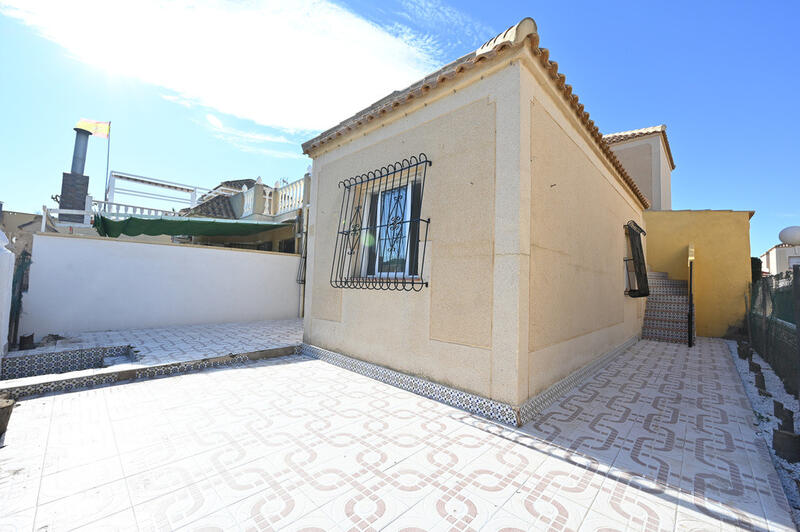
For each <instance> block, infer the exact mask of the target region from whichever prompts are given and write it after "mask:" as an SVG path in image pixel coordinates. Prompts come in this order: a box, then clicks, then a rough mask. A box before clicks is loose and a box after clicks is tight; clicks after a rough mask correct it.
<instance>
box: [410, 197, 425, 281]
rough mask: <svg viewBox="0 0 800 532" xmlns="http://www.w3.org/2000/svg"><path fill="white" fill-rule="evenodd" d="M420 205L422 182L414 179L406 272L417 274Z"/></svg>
mask: <svg viewBox="0 0 800 532" xmlns="http://www.w3.org/2000/svg"><path fill="white" fill-rule="evenodd" d="M421 207H422V183H420V182H419V181H415V182H414V183H413V184H412V185H411V218H410V220H411V224H410V227H409V230H408V247H409V250H408V273H409V275H418V274H419V264H418V262H419V261H418V260H417V258H418V255H419V215H420V209H421Z"/></svg>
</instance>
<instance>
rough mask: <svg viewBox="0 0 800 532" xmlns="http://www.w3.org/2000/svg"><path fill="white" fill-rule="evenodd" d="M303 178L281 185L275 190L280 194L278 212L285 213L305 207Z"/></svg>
mask: <svg viewBox="0 0 800 532" xmlns="http://www.w3.org/2000/svg"><path fill="white" fill-rule="evenodd" d="M303 183H304V180H303V179H298V180H297V181H295V182H293V183H289V184H288V185H286V186H284V187H281V188H279V189H277V190H276V191H275V193H277V194H278V212H276V213H275V214H283V213H285V212H289V211H293V210H295V209H300V208H302V207H303Z"/></svg>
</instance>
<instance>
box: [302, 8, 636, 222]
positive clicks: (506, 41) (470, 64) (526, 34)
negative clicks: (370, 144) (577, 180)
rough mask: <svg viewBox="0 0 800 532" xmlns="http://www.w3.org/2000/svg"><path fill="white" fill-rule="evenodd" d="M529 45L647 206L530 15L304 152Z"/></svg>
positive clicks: (314, 141)
mask: <svg viewBox="0 0 800 532" xmlns="http://www.w3.org/2000/svg"><path fill="white" fill-rule="evenodd" d="M525 45H529V46H530V47H531V51H532V53H533V55H534V58H535V59H538V60H539V62H540V64H541V65H542V67H543V68H544V69H545V70H546V71H547V72H548V73H549V76H550V79H551V80H552V82H553V83H554V84H555V86H556V87H557V88H558V89H559V90H560V91H561V94H562V95H563V97H564V99H565V100H566V101H567V103H568V104H569V106H570V107H571V108H572V109H573V111H574V112H575V114H576V115H577V116H578V119H579V120H580V121H581V123H582V124H583V125H584V127H585V128H586V129H587V131H588V133H589V135H590V136H591V137H592V138H593V139H594V141H595V142H596V143H597V146H598V148H600V150H601V151H602V152H603V154H604V155H605V156H606V158H607V159H608V161H609V162H610V163H611V165H612V166H613V167H614V169H615V170H616V171H617V172H618V173H619V176H620V177H621V178H622V180H623V181H624V182H625V184H626V185H627V186H628V188H630V190H631V192H633V194H634V195H635V196H636V197H637V198H638V199H639V201H640V203H641V204H642V205H643V206H644V207H645V208H648V207H650V202H649V201H648V200H647V198H646V197H645V195H644V194H642V192H641V190H639V187H638V186H637V185H636V182H635V181H634V180H633V179H632V178H631V177H630V176H629V175H628V173H627V171H626V170H625V168H624V167H623V166H622V164H621V163H620V162H619V160H618V159H617V157H616V155H614V153H613V152H612V151H611V148H610V147H609V145H608V143H607V142H606V141H605V140H603V135H602V134H601V133H600V131H599V130H598V129H597V126H596V125H595V123H594V121H593V120H591V119H590V118H589V113H587V112H586V111H585V110H584V107H583V104H581V103H580V102H579V100H578V96H577V95H576V94H574V93H573V92H572V86H571V85H569V84H567V83H566V77H565V76H564V74H561V73H560V72H559V71H558V63H556V62H555V61H550V59H549V57H550V52H549V51H548V50H547V49H546V48H540V47H539V34H538V33H537V29H536V23H535V22H534V21H533V19H531V18H524V19H522V20H521V21H520V22H519V23H518V24H516V25H514V26H512V27H510V28H508V29H507V30H506V31H504V32H503V33H501V34H500V35H498V36H496V37H494V38H493V39H490V40H489V41H487V42H486V43H485V44H483V46H481V47H480V48H478V49H477V50H476V51H474V52H471V53H469V54H467V55H465V56H463V57H460V58H458V59H456V60H455V61H453V62H452V63H450V64H448V65H445V66H444V67H442V68H440V69H439V70H437V71H436V72H434V73H432V74H430V75H428V76H426V77H424V78H423V79H421V80H419V81H417V82H416V83H414V84H412V85H410V86H409V87H406V88H405V89H403V90H400V91H394V92H393V93H391V94H389V95H388V96H386V97H385V98H383V99H381V100H378V101H377V102H375V103H374V104H372V105H370V106H369V107H367V108H366V109H364V110H362V111H360V112H358V113H356V114H355V115H353V116H351V117H350V118H348V119H347V120H344V121H343V122H340V123H339V124H338V125H336V126H334V127H332V128H330V129H328V130H326V131H324V132H322V133H321V134H319V135H317V136H316V137H314V138H313V139H311V140H309V141H307V142H304V143H303V153H305V154H310V153H311V152H312V151H313V150H315V149H316V148H318V147H320V146H322V145H323V144H326V143H328V142H331V141H333V140H335V139H338V138H339V137H342V136H344V135H348V134H349V133H350V132H352V131H354V130H356V129H358V128H360V127H361V126H363V125H365V124H367V123H369V122H371V121H372V120H375V119H376V118H382V117H383V116H384V115H386V114H388V113H391V112H394V111H395V110H397V109H398V108H400V107H402V106H403V105H405V104H407V103H409V102H411V101H413V100H415V99H417V98H421V97H424V96H425V95H426V94H427V93H428V92H430V90H431V89H434V88H436V87H438V86H439V85H441V84H443V83H447V82H448V81H450V80H452V79H453V78H455V77H457V76H459V75H460V74H462V73H463V72H466V71H468V70H471V69H472V68H474V67H475V66H477V65H478V64H480V63H482V62H483V61H493V60H495V59H496V58H497V57H499V56H501V55H502V54H503V53H504V52H505V51H507V50H509V49H517V48H519V47H521V46H525Z"/></svg>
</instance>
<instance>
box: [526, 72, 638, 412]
mask: <svg viewBox="0 0 800 532" xmlns="http://www.w3.org/2000/svg"><path fill="white" fill-rule="evenodd" d="M526 64H528V63H526ZM531 65H532V66H531V68H529V69H526V70H525V74H524V76H523V85H522V87H523V88H522V91H523V99H524V100H525V102H526V104H527V107H528V112H529V116H530V125H529V126H528V127H526V129H525V131H526V133H527V134H526V143H527V145H528V146H530V148H529V149H530V161H531V167H530V170H529V173H528V176H529V177H528V179H529V180H530V183H531V193H530V200H531V203H530V212H531V223H530V257H531V260H530V277H529V293H530V297H529V298H528V305H529V322H528V337H529V348H528V364H527V365H528V375H527V377H528V382H527V383H526V384H527V387H526V388H525V391H526V394H525V395H526V396H527V397H531V396H534V395H537V394H539V393H541V392H542V391H544V390H545V389H546V388H547V387H549V386H551V385H552V384H554V383H555V382H557V381H558V380H560V379H562V378H564V377H566V376H567V375H569V374H570V373H572V372H573V371H575V370H577V369H579V368H581V367H582V366H584V365H586V364H588V363H589V362H591V361H593V360H595V359H596V358H598V357H599V356H601V355H603V354H604V353H606V352H608V351H610V350H612V349H614V348H615V347H617V346H619V345H621V344H623V343H625V342H626V341H628V340H630V339H631V338H634V337H638V336H639V335H640V334H641V329H642V318H643V310H644V300H643V299H632V298H630V297H628V296H626V295H625V294H624V292H625V275H624V262H623V259H624V258H625V257H626V256H627V237H626V235H625V230H624V228H623V226H624V224H625V223H627V222H628V221H629V220H634V221H636V223H638V224H639V225H643V222H642V206H641V204H640V203H639V202H638V201H637V200H636V199H635V197H634V196H633V195H632V194H631V193H630V192H629V190H628V189H627V187H625V186H624V185H623V184H622V183H621V182H620V181H619V180H618V179H617V178H616V177H615V173H613V172H612V171H611V169H610V167H609V164H608V162H607V161H606V160H605V158H604V157H602V156H601V155H600V154H599V153H598V150H597V148H596V145H595V144H594V142H593V141H592V140H591V139H590V138H589V137H588V135H587V134H586V133H585V131H584V129H583V128H580V127H578V126H577V124H576V118H575V116H574V113H573V112H572V111H571V109H569V108H568V107H567V106H566V105H565V104H564V100H563V98H562V97H561V96H560V95H558V94H556V93H555V92H554V91H553V90H552V87H551V85H550V84H548V83H544V82H543V81H542V76H543V73H542V72H541V70H540V69H538V68H536V65H538V63H535V64H534V63H531ZM628 170H629V172H630V169H628ZM646 193H647V192H646V191H645V194H646ZM644 240H645V246H646V240H647V239H646V238H645V239H644Z"/></svg>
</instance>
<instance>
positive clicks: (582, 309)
mask: <svg viewBox="0 0 800 532" xmlns="http://www.w3.org/2000/svg"><path fill="white" fill-rule="evenodd" d="M529 54H530V52H529V51H528V50H527V49H522V50H519V51H517V52H514V53H513V55H510V56H509V57H508V60H505V61H498V62H496V63H489V64H488V66H479V67H477V68H475V69H473V70H471V71H469V72H468V73H465V74H462V75H461V76H460V77H459V78H457V79H456V80H453V81H452V82H451V83H449V84H445V85H444V86H440V87H438V88H436V89H433V90H432V91H431V93H430V94H429V95H428V96H427V97H426V98H424V99H423V100H420V101H418V102H416V103H414V104H411V105H409V106H407V110H406V111H405V112H404V113H400V112H398V113H397V116H393V115H389V116H388V117H387V118H386V119H385V120H383V121H378V120H376V121H375V123H373V124H370V125H368V126H366V127H364V128H362V129H360V130H359V131H358V132H357V133H353V134H351V135H347V136H344V137H343V138H342V140H341V141H340V142H339V143H338V144H334V143H330V144H325V145H324V146H322V147H321V148H319V149H318V150H316V151H315V152H314V153H313V157H314V166H313V175H312V181H311V183H312V186H311V208H310V217H309V222H310V224H309V247H308V269H307V285H308V287H309V289H308V290H307V291H306V306H305V308H306V316H307V317H306V320H305V334H304V341H305V342H307V343H310V344H313V345H317V346H320V347H322V348H326V349H330V350H333V351H337V352H340V353H344V354H347V355H350V356H353V357H355V358H359V359H362V360H367V361H370V362H373V363H377V364H380V365H384V366H387V367H391V368H393V369H397V370H399V371H403V372H405V373H410V374H414V375H420V376H423V377H425V378H428V379H431V380H434V381H437V382H441V383H444V384H447V385H450V386H453V387H456V388H459V389H462V390H466V391H469V392H472V393H476V394H479V395H482V396H484V397H489V398H491V399H495V400H498V401H503V402H506V403H510V404H515V405H519V404H521V403H523V402H524V401H525V400H526V399H528V398H529V397H530V396H532V395H534V394H536V393H538V392H540V391H542V390H543V389H544V388H546V387H547V386H549V385H550V384H552V383H554V382H555V381H556V380H558V379H560V378H562V377H564V376H566V375H568V374H569V373H570V372H572V371H574V370H576V369H578V368H580V367H581V366H583V365H584V364H586V363H587V362H589V361H591V360H593V359H595V358H596V357H598V356H600V355H602V354H603V353H605V352H607V351H609V350H611V349H613V348H614V347H616V346H618V345H620V344H622V343H624V342H625V341H626V340H627V339H629V338H631V337H634V336H637V335H638V334H639V333H640V331H641V316H642V313H643V307H642V305H641V304H640V303H639V302H638V301H635V300H631V299H629V298H627V297H626V296H624V276H623V262H622V259H623V257H624V256H625V251H624V246H625V233H624V230H623V224H624V223H625V222H627V221H628V220H630V219H634V220H636V221H637V222H638V223H640V224H641V223H642V219H641V214H642V207H641V205H640V204H639V203H638V202H637V200H636V199H635V197H634V196H633V195H632V194H631V193H630V192H629V190H628V189H627V188H626V187H625V186H624V185H623V183H622V182H621V181H620V180H618V179H617V178H616V177H614V176H615V175H616V174H615V173H614V171H613V168H612V166H611V165H610V163H609V162H608V161H607V160H606V159H605V157H604V156H603V155H602V152H601V151H600V149H599V148H598V147H597V146H596V144H594V143H593V142H594V141H593V140H592V139H591V138H590V137H589V135H588V133H586V132H585V129H584V127H583V125H582V124H580V122H579V121H578V119H577V117H575V115H574V112H571V111H568V108H567V107H566V105H565V104H564V103H563V97H561V96H559V95H556V93H555V89H554V88H553V87H552V82H551V81H550V80H545V79H544V77H543V76H544V74H543V72H542V71H541V67H540V66H538V65H539V63H538V61H537V62H535V63H534V62H533V61H532V59H531V57H530V55H529ZM559 98H562V99H559ZM570 112H571V113H572V114H570ZM420 152H424V153H425V154H427V156H428V158H429V159H430V160H431V161H432V163H433V165H432V166H431V167H430V168H429V169H428V171H427V178H426V183H425V194H424V198H423V202H422V213H421V216H422V218H428V217H429V218H430V219H431V224H430V230H429V234H428V247H427V255H426V260H425V267H424V270H423V272H422V277H423V279H425V280H427V281H429V283H430V285H429V286H428V287H425V288H423V289H422V291H420V292H418V293H407V292H383V291H373V290H353V289H335V288H332V287H331V285H330V272H331V264H332V261H333V252H334V243H335V238H336V227H337V224H338V222H339V211H340V208H341V202H342V196H341V194H342V192H341V189H340V188H339V187H338V182H339V181H340V180H342V179H345V178H349V177H352V176H355V175H359V174H362V173H364V172H367V171H370V170H373V169H375V168H379V167H381V166H384V165H386V164H388V163H392V162H394V161H397V160H400V159H403V158H405V157H408V156H410V155H415V154H418V153H420ZM552 184H555V186H554V187H551V185H552ZM532 192H533V193H532ZM554 198H556V199H555V200H554ZM562 209H563V210H562ZM609 309H610V310H609Z"/></svg>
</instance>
